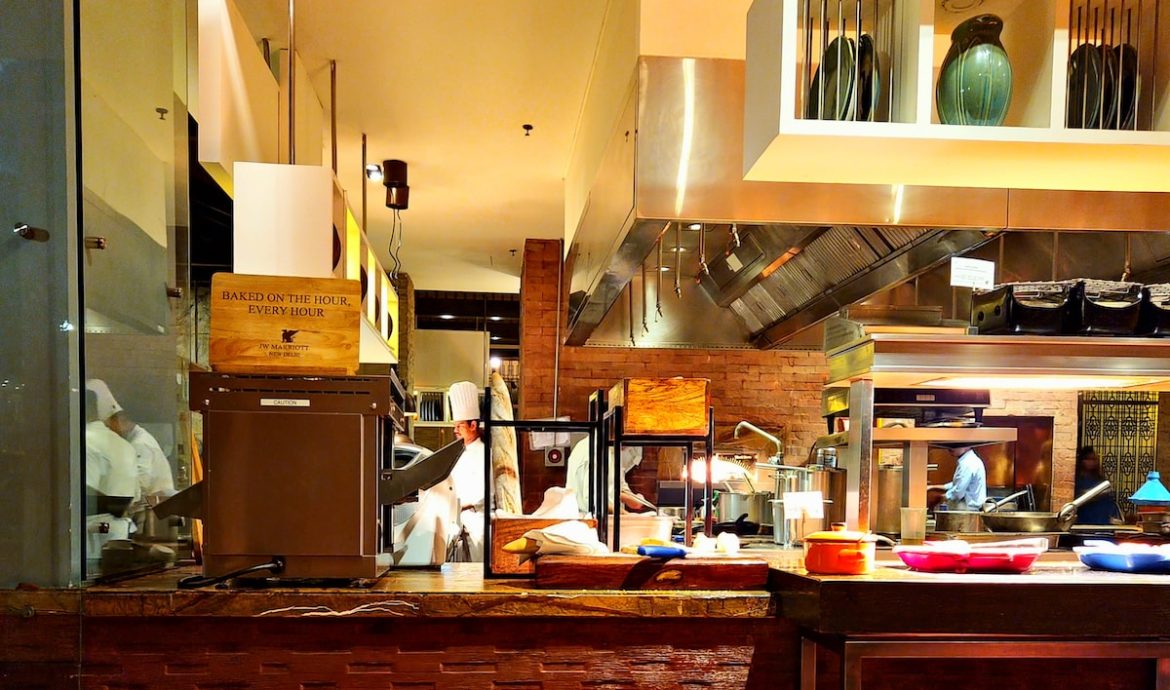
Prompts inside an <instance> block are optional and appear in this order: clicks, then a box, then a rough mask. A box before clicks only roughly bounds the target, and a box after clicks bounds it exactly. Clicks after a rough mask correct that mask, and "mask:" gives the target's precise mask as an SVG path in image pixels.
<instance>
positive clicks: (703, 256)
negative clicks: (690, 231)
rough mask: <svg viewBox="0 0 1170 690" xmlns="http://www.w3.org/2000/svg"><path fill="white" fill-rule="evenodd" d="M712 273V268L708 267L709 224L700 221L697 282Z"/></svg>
mask: <svg viewBox="0 0 1170 690" xmlns="http://www.w3.org/2000/svg"><path fill="white" fill-rule="evenodd" d="M710 273H711V271H710V269H708V268H707V226H706V225H704V224H703V223H699V273H698V275H696V276H695V283H696V284H697V283H698V282H699V281H700V280H702V276H704V275H710Z"/></svg>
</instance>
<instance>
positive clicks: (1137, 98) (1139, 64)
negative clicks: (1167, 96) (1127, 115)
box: [1133, 0, 1153, 130]
mask: <svg viewBox="0 0 1170 690" xmlns="http://www.w3.org/2000/svg"><path fill="white" fill-rule="evenodd" d="M1144 6H1145V1H1144V0H1138V3H1137V7H1138V22H1137V23H1138V30H1137V46H1135V50H1136V52H1137V69H1135V70H1134V74H1136V75H1137V82H1136V83H1135V84H1134V90H1133V128H1134V129H1135V130H1136V129H1137V128H1138V113H1140V112H1141V108H1139V107H1138V106H1139V104H1140V103H1139V102H1140V101H1141V96H1142V92H1141V89H1139V88H1138V86H1139V85H1140V84H1141V81H1142V8H1143V7H1144ZM1150 126H1151V127H1152V126H1153V122H1151V123H1150Z"/></svg>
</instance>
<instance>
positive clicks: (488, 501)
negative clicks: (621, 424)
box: [480, 388, 607, 579]
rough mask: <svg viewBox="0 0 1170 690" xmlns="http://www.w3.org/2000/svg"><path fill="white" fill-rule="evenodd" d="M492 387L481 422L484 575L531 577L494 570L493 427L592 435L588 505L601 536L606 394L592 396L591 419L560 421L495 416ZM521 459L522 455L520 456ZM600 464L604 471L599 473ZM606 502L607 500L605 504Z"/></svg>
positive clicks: (600, 392) (599, 393)
mask: <svg viewBox="0 0 1170 690" xmlns="http://www.w3.org/2000/svg"><path fill="white" fill-rule="evenodd" d="M491 398H492V391H491V388H486V389H484V398H483V402H482V403H481V405H480V424H481V428H482V430H483V445H484V453H483V454H484V501H483V505H484V520H483V576H484V577H485V578H498V579H507V578H527V577H530V576H529V575H527V574H525V573H496V572H494V571H493V570H492V513H493V508H492V506H493V503H494V494H495V481H494V477H493V476H492V433H491V430H492V428H493V427H502V428H512V429H516V430H517V431H552V432H557V431H570V432H571V431H583V432H585V433H587V434H588V435H589V462H590V472H589V507H590V509H591V510H592V511H593V514H594V515H596V516H599V517H598V519H597V527H598V535H599V537H600V538H601V539H604V538H605V532H604V531H602V530H604V528H605V526H604V524H603V523H604V517H605V510H598V508H597V501H598V495H597V490H596V489H597V487H598V486H604V485H605V483H604V482H605V473H604V468H605V467H606V465H607V463H605V462H600V461H599V460H598V458H604V457H605V451H606V449H607V444H606V442H605V438H604V434H602V433H601V432H602V429H603V424H604V419H605V414H606V397H605V391H603V390H598V391H596V392H595V393H593V394H591V395H590V396H589V419H588V420H585V421H580V422H573V421H569V422H561V421H555V420H543V421H540V420H525V419H513V420H507V419H492V399H491ZM516 453H517V455H518V454H519V453H520V448H519V442H517V448H516ZM517 460H519V458H517ZM565 463H566V466H567V465H568V458H567V457H566V458H565ZM599 468H600V469H601V474H600V475H599V474H598V471H599ZM602 505H604V503H603V504H602Z"/></svg>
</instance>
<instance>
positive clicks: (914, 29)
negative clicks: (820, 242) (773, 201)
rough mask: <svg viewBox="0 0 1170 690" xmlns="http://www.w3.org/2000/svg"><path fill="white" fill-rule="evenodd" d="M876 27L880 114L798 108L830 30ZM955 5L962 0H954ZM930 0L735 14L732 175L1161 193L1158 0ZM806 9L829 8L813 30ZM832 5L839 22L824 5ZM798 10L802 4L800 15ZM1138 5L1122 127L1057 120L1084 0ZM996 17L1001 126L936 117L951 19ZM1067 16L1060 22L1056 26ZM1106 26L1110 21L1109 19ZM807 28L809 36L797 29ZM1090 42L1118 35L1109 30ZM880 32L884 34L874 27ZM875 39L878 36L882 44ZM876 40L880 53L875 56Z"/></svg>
mask: <svg viewBox="0 0 1170 690" xmlns="http://www.w3.org/2000/svg"><path fill="white" fill-rule="evenodd" d="M859 2H860V7H861V10H862V30H863V32H866V33H868V32H869V31H871V30H873V29H876V30H877V31H878V32H879V34H878V35H877V36H876V38H875V41H876V42H877V44H878V46H879V49H878V54H879V63H881V61H885V65H886V66H885V67H882V68H881V70H882V72H883V73H885V70H887V69H888V74H886V79H887V81H888V85H887V86H888V87H889V88H888V92H887V93H886V94H883V98H888V102H886V103H884V104H883V106H882V107H881V108H880V109H879V110H878V119H879V120H885V121H875V122H864V121H836V120H820V119H805V118H804V116H805V115H806V114H807V108H806V103H805V102H806V100H807V99H808V98H809V96H808V94H806V93H805V91H806V89H807V88H809V87H808V86H806V85H808V84H810V83H811V82H812V76H811V75H812V74H814V73H815V72H816V70H817V69H818V68H819V66H820V65H819V63H820V52H821V48H822V46H825V45H832V42H831V41H832V39H833V38H834V37H836V35H837V34H839V33H840V29H841V28H842V26H843V28H844V36H845V37H846V38H849V39H850V40H852V37H853V36H855V35H856V31H857V30H856V21H855V20H852V19H851V17H855V16H856V8H857V6H858V3H859ZM962 4H963V5H964V6H966V5H968V4H971V3H962ZM955 5H956V3H953V2H950V1H949V0H948V1H945V2H944V0H842V2H840V3H838V2H837V0H832V2H827V3H823V2H821V0H756V1H755V2H754V3H753V5H752V8H751V10H750V12H749V14H748V45H747V84H746V107H745V110H746V112H745V134H744V178H745V179H747V180H753V181H775V182H829V183H833V182H837V183H853V184H910V185H928V186H954V187H987V188H1009V189H1011V188H1014V189H1065V190H1085V191H1125V192H1143V191H1144V192H1168V191H1170V36H1167V37H1162V38H1161V40H1160V41H1159V40H1156V34H1157V33H1159V32H1160V33H1165V27H1170V1H1167V0H1110V2H1109V3H1105V1H1104V0H984V2H982V3H975V5H976V7H974V8H972V9H969V10H965V11H961V12H951V11H949V8H953V7H955ZM818 7H827V8H829V10H828V11H829V14H830V20H831V21H830V22H829V25H830V31H829V37H828V39H826V38H825V37H824V36H821V35H820V30H821V29H822V28H823V26H824V25H823V24H822V25H820V26H818V23H819V22H820V21H821V15H820V13H819V10H818V9H817V8H818ZM837 7H841V10H840V14H841V15H843V16H844V21H843V22H842V21H840V18H839V15H837V14H834V13H835V12H838V10H836V9H835V8H837ZM806 8H808V9H807V11H808V12H809V15H806V14H805V12H806ZM1105 10H1109V11H1110V12H1111V13H1112V14H1113V16H1115V17H1116V15H1117V14H1118V12H1119V11H1120V10H1126V14H1127V17H1128V18H1130V19H1131V20H1132V18H1133V17H1136V16H1137V13H1138V12H1139V11H1140V14H1141V16H1142V21H1141V26H1140V28H1133V26H1132V25H1130V29H1129V31H1130V36H1131V40H1132V42H1133V43H1134V44H1135V48H1136V50H1137V51H1138V52H1139V53H1140V54H1141V56H1142V60H1141V61H1140V62H1139V69H1138V73H1139V80H1140V88H1139V90H1138V99H1137V103H1136V104H1135V108H1136V112H1137V116H1136V118H1135V119H1134V121H1133V122H1132V123H1131V126H1132V127H1134V128H1135V129H1128V130H1119V129H1071V128H1068V127H1066V126H1065V115H1066V113H1065V111H1066V107H1067V105H1068V101H1069V98H1068V96H1069V93H1068V88H1067V81H1068V63H1069V57H1068V56H1069V54H1070V53H1071V51H1073V50H1074V49H1075V48H1076V44H1077V43H1078V39H1077V35H1078V28H1077V27H1078V20H1077V16H1078V12H1079V13H1080V15H1081V16H1082V19H1081V24H1080V30H1079V34H1080V40H1082V41H1083V40H1084V39H1085V35H1086V33H1088V32H1087V30H1086V28H1085V27H1084V25H1083V24H1084V20H1083V16H1084V15H1085V13H1086V12H1089V11H1096V12H1098V16H1099V15H1100V13H1101V12H1103V11H1105ZM983 13H993V14H997V15H999V16H1000V17H1001V18H1003V20H1004V31H1003V34H1002V41H1003V43H1004V47H1005V50H1006V51H1007V53H1008V56H1009V59H1010V60H1011V62H1012V68H1013V94H1012V102H1011V105H1010V107H1009V110H1008V114H1007V118H1006V121H1005V124H1004V126H1000V127H977V126H956V125H945V124H942V123H941V122H940V121H939V119H938V113H937V108H936V106H935V85H936V82H937V76H938V71H939V67H940V66H941V64H942V62H943V59H944V57H945V55H946V52H947V50H948V49H949V46H950V42H951V39H950V34H951V31H953V29H954V27H955V26H957V25H958V24H959V23H960V22H962V21H964V20H965V19H967V18H969V17H971V16H975V15H977V14H983ZM1070 22H1071V29H1070ZM1118 24H1120V22H1118ZM810 27H811V30H812V31H813V32H814V35H813V40H812V41H811V43H810V42H809V41H807V40H806V39H807V37H808V36H809V30H810ZM1097 29H1098V30H1097V34H1099V35H1100V36H1103V37H1104V43H1106V44H1110V45H1112V44H1111V43H1110V40H1112V41H1113V42H1115V43H1116V42H1120V41H1119V39H1120V38H1121V37H1120V35H1119V34H1120V33H1121V29H1119V28H1115V30H1114V35H1113V38H1112V39H1110V38H1109V35H1108V33H1107V32H1106V30H1105V29H1104V27H1103V26H1098V27H1097ZM882 32H884V33H882ZM883 46H884V48H883ZM883 50H884V51H885V53H884V54H883Z"/></svg>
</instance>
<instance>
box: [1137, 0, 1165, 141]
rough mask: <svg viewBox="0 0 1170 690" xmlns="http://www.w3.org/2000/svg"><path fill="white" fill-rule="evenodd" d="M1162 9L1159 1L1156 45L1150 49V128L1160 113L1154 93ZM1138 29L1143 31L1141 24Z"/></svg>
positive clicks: (1155, 5) (1156, 81)
mask: <svg viewBox="0 0 1170 690" xmlns="http://www.w3.org/2000/svg"><path fill="white" fill-rule="evenodd" d="M1161 9H1162V5H1160V4H1157V3H1155V4H1154V45H1153V50H1152V51H1150V56H1151V58H1150V71H1151V75H1150V88H1149V89H1147V90H1148V91H1149V92H1150V125H1149V126H1150V129H1153V128H1154V123H1156V122H1157V115H1158V111H1157V107H1158V99H1157V98H1154V94H1155V93H1156V91H1155V89H1156V88H1157V84H1158V39H1159V37H1158V33H1159V31H1161V29H1160V28H1159V26H1158V25H1159V24H1160V23H1161V19H1162V12H1161ZM1138 23H1139V24H1140V23H1141V22H1140V21H1139V22H1138ZM1138 31H1141V27H1140V26H1139V27H1138Z"/></svg>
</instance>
